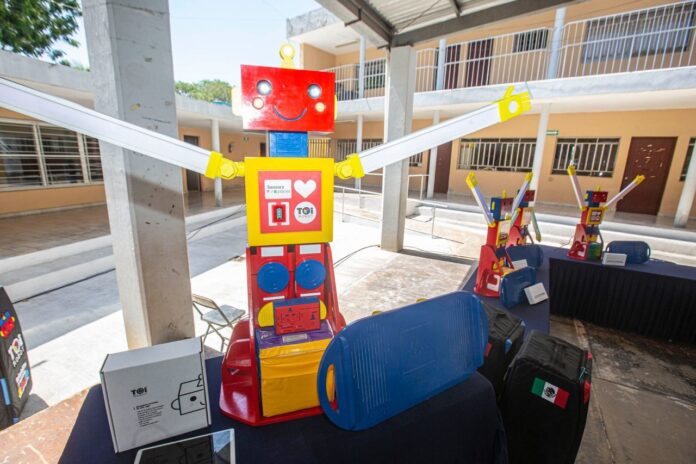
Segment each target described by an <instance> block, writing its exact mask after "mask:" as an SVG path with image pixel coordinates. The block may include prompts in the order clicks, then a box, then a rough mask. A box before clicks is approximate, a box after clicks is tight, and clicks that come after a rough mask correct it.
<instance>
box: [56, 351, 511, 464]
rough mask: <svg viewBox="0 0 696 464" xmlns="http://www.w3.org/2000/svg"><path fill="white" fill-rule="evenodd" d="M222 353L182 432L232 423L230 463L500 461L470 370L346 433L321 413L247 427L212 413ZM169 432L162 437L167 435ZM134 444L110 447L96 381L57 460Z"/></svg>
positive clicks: (479, 382) (102, 458) (499, 438)
mask: <svg viewBox="0 0 696 464" xmlns="http://www.w3.org/2000/svg"><path fill="white" fill-rule="evenodd" d="M221 361H222V357H216V358H211V359H208V360H207V361H206V369H207V376H208V383H209V385H208V393H209V400H210V401H211V407H210V410H211V415H212V425H211V426H210V427H209V428H208V429H203V430H198V431H195V432H192V433H189V434H186V435H182V436H181V438H183V437H187V436H196V435H201V434H204V433H209V432H212V431H218V430H224V429H227V428H230V427H232V428H234V429H235V439H236V453H237V462H238V463H240V464H244V463H276V462H277V463H283V464H288V463H295V462H297V463H313V462H316V463H326V462H330V463H332V464H333V463H341V462H346V463H348V462H350V463H353V462H360V463H370V462H380V463H381V462H466V463H495V462H507V450H506V447H505V438H504V431H503V427H502V422H501V420H500V417H499V415H498V409H497V406H496V402H495V393H494V391H493V387H492V386H491V384H490V383H489V382H488V381H487V380H486V379H485V378H484V377H483V376H481V375H480V374H478V373H476V374H474V375H473V376H472V377H471V378H469V379H468V380H466V381H464V382H462V383H461V384H459V385H457V386H455V387H453V388H451V389H449V390H447V391H445V392H443V393H441V394H440V395H437V396H436V397H434V398H431V399H430V400H428V401H426V402H425V403H422V404H420V405H418V406H416V407H414V408H412V409H410V410H408V411H406V412H404V413H402V414H400V415H398V416H396V417H394V418H392V419H390V420H388V421H385V422H383V423H381V424H379V425H377V426H376V427H373V428H371V429H369V430H365V431H362V432H349V431H345V430H342V429H339V428H338V427H336V426H334V425H333V424H332V423H331V422H329V420H328V419H327V418H326V417H325V416H323V415H321V416H315V417H309V418H306V419H300V420H295V421H291V422H285V423H281V424H273V425H268V426H264V427H250V426H247V425H244V424H241V423H238V422H236V421H234V420H232V419H229V418H228V417H226V416H224V415H222V414H221V413H220V409H219V408H218V406H217V403H218V398H219V394H220V365H221ZM173 440H174V439H173V438H172V439H169V440H166V441H173ZM134 459H135V450H132V451H127V452H124V453H120V454H119V455H115V454H114V450H113V445H112V442H111V435H110V432H109V425H108V422H107V418H106V412H105V409H104V399H103V396H102V390H101V386H99V385H97V386H95V387H92V388H91V389H90V390H89V391H88V392H87V395H86V396H85V399H84V403H83V404H82V408H81V409H80V412H79V413H78V415H77V418H76V421H75V425H74V427H73V429H72V432H71V433H70V437H69V438H68V441H67V443H66V445H65V449H64V451H63V454H62V456H61V458H60V461H59V462H61V463H76V462H99V463H104V464H106V463H110V462H114V463H129V464H131V463H132V462H133V460H134Z"/></svg>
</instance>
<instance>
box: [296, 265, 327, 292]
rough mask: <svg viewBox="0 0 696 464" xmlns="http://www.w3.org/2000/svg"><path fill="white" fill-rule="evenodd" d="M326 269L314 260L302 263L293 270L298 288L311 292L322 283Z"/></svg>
mask: <svg viewBox="0 0 696 464" xmlns="http://www.w3.org/2000/svg"><path fill="white" fill-rule="evenodd" d="M325 279H326V268H324V265H323V264H321V263H320V262H319V261H317V260H316V259H308V260H307V261H302V263H300V265H299V266H297V269H295V281H296V282H297V285H299V286H300V287H302V288H304V289H307V290H312V289H314V288H317V287H318V286H320V285H321V284H323V283H324V280H325Z"/></svg>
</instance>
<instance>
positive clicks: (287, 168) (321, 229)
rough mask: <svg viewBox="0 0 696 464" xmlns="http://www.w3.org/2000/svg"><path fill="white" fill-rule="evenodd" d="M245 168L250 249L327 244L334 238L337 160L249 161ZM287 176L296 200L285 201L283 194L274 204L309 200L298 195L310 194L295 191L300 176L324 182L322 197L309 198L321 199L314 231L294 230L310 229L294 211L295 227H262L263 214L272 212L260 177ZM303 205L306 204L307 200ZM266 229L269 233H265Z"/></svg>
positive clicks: (293, 224) (284, 159)
mask: <svg viewBox="0 0 696 464" xmlns="http://www.w3.org/2000/svg"><path fill="white" fill-rule="evenodd" d="M244 168H245V177H246V179H245V190H246V203H247V234H248V241H249V245H250V246H266V245H288V244H303V243H327V242H330V241H331V240H332V239H333V187H334V178H333V175H334V160H333V159H332V158H245V159H244ZM283 173H287V174H288V176H287V179H289V180H290V181H291V183H290V185H291V186H293V188H292V190H291V194H292V198H285V197H284V196H283V195H284V192H281V194H279V195H278V196H279V197H283V198H281V199H278V200H274V201H275V202H277V203H280V202H283V201H287V202H288V203H290V204H291V205H290V206H291V207H292V205H293V204H298V203H297V202H298V201H299V200H305V198H300V197H297V195H301V194H306V191H302V190H297V189H295V188H294V185H295V184H294V180H295V178H296V177H298V176H299V177H303V176H304V177H306V176H305V174H306V175H311V176H313V177H316V179H320V180H321V182H320V185H318V186H317V188H318V189H319V195H316V194H313V195H312V196H310V197H309V198H310V199H313V198H315V197H316V198H319V199H320V200H318V201H317V202H318V203H319V204H318V205H315V206H316V207H317V208H318V211H319V212H318V217H317V219H316V220H317V221H319V222H318V223H316V224H314V223H312V224H310V225H311V227H312V228H313V229H314V230H301V231H293V230H291V229H292V228H293V227H294V226H297V227H300V228H301V227H304V228H307V227H309V225H308V224H300V223H299V222H296V221H295V219H296V217H295V216H294V211H288V212H287V213H288V214H289V217H290V222H291V224H290V225H287V226H286V225H282V224H281V225H279V226H278V227H277V228H276V229H277V231H276V230H272V231H270V230H268V229H269V228H268V227H267V226H264V225H262V215H265V214H269V213H268V211H265V209H266V207H267V206H268V205H267V204H266V203H265V202H264V201H263V199H262V198H261V195H262V194H265V193H263V192H261V189H260V176H261V177H263V178H265V177H269V176H272V177H273V178H274V179H276V180H278V178H279V177H284V176H282V174H283ZM298 192H300V193H298ZM300 202H303V203H304V201H300ZM262 209H264V211H262ZM265 220H266V219H264V221H265ZM293 221H295V222H293ZM264 227H266V228H267V230H265V231H264V230H263V229H264Z"/></svg>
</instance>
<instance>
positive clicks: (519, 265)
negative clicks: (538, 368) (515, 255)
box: [512, 259, 529, 271]
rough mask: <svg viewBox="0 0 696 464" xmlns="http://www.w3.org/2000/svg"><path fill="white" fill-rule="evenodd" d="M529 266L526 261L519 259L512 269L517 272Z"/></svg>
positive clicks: (514, 262) (513, 263)
mask: <svg viewBox="0 0 696 464" xmlns="http://www.w3.org/2000/svg"><path fill="white" fill-rule="evenodd" d="M528 266H529V264H527V260H526V259H518V260H517V261H513V262H512V268H513V269H514V270H516V271H518V270H520V269H524V268H525V267H528Z"/></svg>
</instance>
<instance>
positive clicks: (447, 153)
mask: <svg viewBox="0 0 696 464" xmlns="http://www.w3.org/2000/svg"><path fill="white" fill-rule="evenodd" d="M451 160H452V142H447V143H443V144H442V145H440V146H438V147H437V160H436V161H435V185H434V192H435V193H445V194H446V193H447V191H448V190H449V176H450V161H451Z"/></svg>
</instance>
